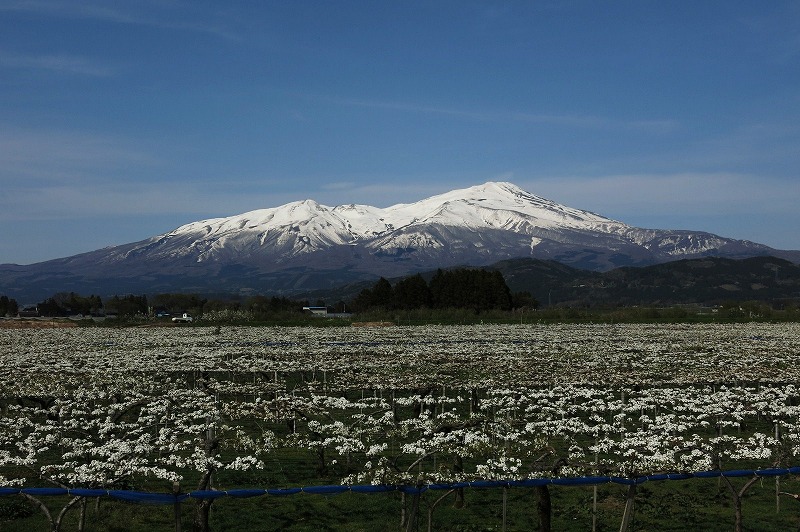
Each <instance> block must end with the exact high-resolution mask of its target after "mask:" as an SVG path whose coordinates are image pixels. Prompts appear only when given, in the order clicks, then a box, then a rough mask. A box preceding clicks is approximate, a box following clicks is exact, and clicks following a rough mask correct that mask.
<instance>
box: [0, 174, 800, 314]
mask: <svg viewBox="0 0 800 532" xmlns="http://www.w3.org/2000/svg"><path fill="white" fill-rule="evenodd" d="M763 255H773V256H779V257H783V258H786V259H788V260H792V261H795V262H800V251H780V250H775V249H772V248H770V247H768V246H764V245H761V244H756V243H753V242H749V241H744V240H735V239H730V238H723V237H720V236H717V235H713V234H710V233H706V232H701V231H670V230H660V229H641V228H637V227H632V226H629V225H626V224H624V223H622V222H619V221H616V220H611V219H609V218H605V217H603V216H600V215H598V214H594V213H591V212H588V211H584V210H580V209H575V208H571V207H567V206H564V205H560V204H558V203H555V202H553V201H550V200H547V199H545V198H541V197H539V196H536V195H534V194H531V193H529V192H526V191H524V190H522V189H520V188H518V187H516V186H515V185H513V184H511V183H494V182H490V183H485V184H483V185H478V186H474V187H470V188H467V189H462V190H454V191H451V192H447V193H445V194H441V195H438V196H433V197H431V198H427V199H424V200H421V201H418V202H416V203H410V204H400V205H394V206H392V207H388V208H385V209H380V208H376V207H371V206H367V205H352V204H351V205H340V206H337V207H327V206H325V205H320V204H319V203H317V202H315V201H312V200H305V201H298V202H293V203H289V204H286V205H282V206H280V207H275V208H270V209H261V210H256V211H252V212H248V213H244V214H240V215H237V216H231V217H228V218H216V219H209V220H202V221H198V222H193V223H190V224H186V225H184V226H181V227H179V228H177V229H175V230H173V231H170V232H168V233H165V234H162V235H158V236H154V237H152V238H149V239H147V240H143V241H140V242H134V243H131V244H125V245H121V246H114V247H109V248H105V249H100V250H96V251H92V252H89V253H83V254H80V255H75V256H72V257H67V258H62V259H56V260H51V261H47V262H42V263H38V264H32V265H27V266H18V265H1V266H0V293H5V294H7V295H9V296H10V297H15V298H17V299H18V300H21V301H29V300H35V299H37V298H41V297H47V296H49V295H52V294H53V293H55V292H60V291H74V292H78V293H83V294H88V293H95V294H113V293H164V292H175V291H182V292H184V291H194V292H199V293H239V294H256V293H261V294H270V293H272V294H294V293H298V292H301V291H303V292H305V291H308V290H311V289H315V288H328V287H332V286H335V285H337V284H343V283H348V282H354V281H359V280H365V279H374V278H376V277H377V276H385V277H396V276H401V275H406V274H409V273H414V272H419V271H425V270H430V269H432V268H437V267H449V266H455V265H470V266H484V265H488V264H492V263H495V262H497V261H499V260H503V259H513V258H519V257H527V258H536V259H546V260H554V261H557V262H560V263H563V264H567V265H570V266H572V267H575V268H581V269H586V270H593V271H607V270H611V269H614V268H618V267H621V266H645V265H651V264H659V263H664V262H668V261H674V260H679V259H687V258H698V257H706V256H718V257H727V258H745V257H753V256H763Z"/></svg>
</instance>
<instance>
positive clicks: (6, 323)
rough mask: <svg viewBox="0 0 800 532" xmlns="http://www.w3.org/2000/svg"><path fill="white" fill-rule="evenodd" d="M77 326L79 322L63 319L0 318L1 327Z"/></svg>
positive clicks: (52, 327)
mask: <svg viewBox="0 0 800 532" xmlns="http://www.w3.org/2000/svg"><path fill="white" fill-rule="evenodd" d="M77 326H78V324H77V323H73V322H71V321H63V320H18V319H10V320H0V329H59V328H63V327H77Z"/></svg>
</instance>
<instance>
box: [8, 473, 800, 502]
mask: <svg viewBox="0 0 800 532" xmlns="http://www.w3.org/2000/svg"><path fill="white" fill-rule="evenodd" d="M753 475H756V476H764V477H775V476H783V475H800V466H793V467H788V468H780V467H777V468H769V469H756V470H750V469H735V470H732V471H700V472H697V473H662V474H658V475H648V476H643V477H638V478H625V477H608V476H596V477H575V478H528V479H524V480H475V481H471V482H453V483H438V484H425V485H421V486H399V485H392V484H387V485H364V486H342V485H327V486H306V487H303V488H277V489H253V488H251V489H234V490H227V491H221V490H198V491H192V492H189V493H181V494H179V495H174V494H171V493H149V492H141V491H128V490H104V489H88V488H70V489H65V488H12V487H2V486H0V496H4V495H18V494H20V493H24V494H27V495H31V496H34V497H44V496H55V495H68V496H73V497H114V498H116V499H121V500H125V501H129V502H135V503H141V504H175V503H176V502H183V501H185V500H186V499H188V498H190V497H191V498H192V499H218V498H220V497H238V498H243V497H260V496H263V495H273V496H286V495H296V494H298V493H308V494H315V495H328V494H336V493H346V492H353V493H385V492H388V491H401V492H403V493H406V494H410V495H416V494H418V493H424V492H425V491H427V490H452V489H460V488H506V487H508V488H530V487H535V486H547V485H553V486H588V485H595V484H606V483H609V482H611V483H615V484H624V485H633V484H642V483H644V482H649V481H659V480H688V479H691V478H715V477H719V476H725V477H732V478H734V477H750V476H753Z"/></svg>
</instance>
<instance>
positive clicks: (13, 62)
mask: <svg viewBox="0 0 800 532" xmlns="http://www.w3.org/2000/svg"><path fill="white" fill-rule="evenodd" d="M0 68H6V69H19V70H44V71H50V72H56V73H66V74H75V75H81V76H92V77H108V76H111V75H113V73H114V69H112V68H110V67H108V66H105V65H101V64H99V63H97V62H96V61H92V60H90V59H88V58H85V57H80V56H74V55H67V54H50V55H26V54H16V53H10V52H6V51H0Z"/></svg>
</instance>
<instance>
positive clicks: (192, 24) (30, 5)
mask: <svg viewBox="0 0 800 532" xmlns="http://www.w3.org/2000/svg"><path fill="white" fill-rule="evenodd" d="M193 9H194V5H193V4H191V3H188V4H184V3H179V2H173V1H151V2H145V3H136V2H131V3H122V4H117V5H115V6H109V5H107V4H104V3H92V2H72V1H69V0H68V1H59V0H17V1H10V2H4V3H2V4H0V11H18V12H27V13H31V14H35V15H40V16H41V15H44V16H50V17H62V18H72V19H91V20H99V21H105V22H114V23H118V24H134V25H143V26H151V27H156V28H162V29H173V30H186V31H193V32H202V33H209V34H213V35H216V36H218V37H223V38H225V39H234V40H235V39H239V36H238V35H237V34H236V32H234V31H231V30H230V29H228V28H225V27H223V26H222V25H220V24H213V23H209V22H207V21H204V20H202V18H198V19H197V20H191V19H190V18H188V16H187V15H191V12H192V10H193ZM145 11H147V12H148V14H147V15H144V14H142V13H143V12H145ZM153 12H156V13H158V14H159V15H160V16H159V15H155V16H154V15H153V14H152V13H153Z"/></svg>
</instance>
